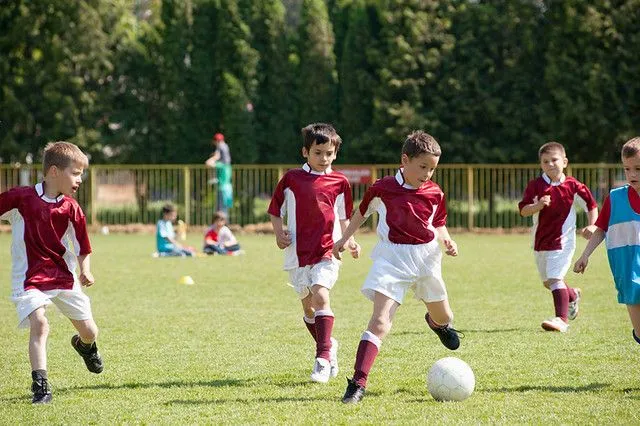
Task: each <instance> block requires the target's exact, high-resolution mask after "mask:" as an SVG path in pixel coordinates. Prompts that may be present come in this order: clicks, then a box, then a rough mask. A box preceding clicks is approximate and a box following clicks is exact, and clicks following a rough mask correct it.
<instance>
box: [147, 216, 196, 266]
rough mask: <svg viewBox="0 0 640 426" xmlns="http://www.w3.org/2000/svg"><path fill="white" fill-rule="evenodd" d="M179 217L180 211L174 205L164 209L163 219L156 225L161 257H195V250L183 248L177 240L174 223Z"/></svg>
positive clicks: (157, 244) (157, 245)
mask: <svg viewBox="0 0 640 426" xmlns="http://www.w3.org/2000/svg"><path fill="white" fill-rule="evenodd" d="M177 217H178V211H177V210H176V208H175V206H174V205H173V204H165V205H164V207H162V219H160V220H159V221H158V223H157V224H156V248H157V250H158V255H159V256H193V255H194V254H195V252H194V250H193V249H192V248H190V247H183V246H182V245H181V244H180V243H178V241H177V240H176V232H175V231H174V229H173V222H174V221H175V220H176V218H177Z"/></svg>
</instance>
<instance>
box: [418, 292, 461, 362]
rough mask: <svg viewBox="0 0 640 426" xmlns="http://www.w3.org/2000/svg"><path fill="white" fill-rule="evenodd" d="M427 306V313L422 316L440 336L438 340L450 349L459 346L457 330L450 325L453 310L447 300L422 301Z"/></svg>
mask: <svg viewBox="0 0 640 426" xmlns="http://www.w3.org/2000/svg"><path fill="white" fill-rule="evenodd" d="M423 302H424V304H425V305H426V307H427V313H426V314H425V316H424V319H425V321H426V322H427V325H428V326H429V328H430V329H431V330H433V332H434V333H436V334H437V335H438V337H439V338H440V342H442V344H443V345H444V346H445V347H446V348H448V349H451V350H456V349H458V348H459V347H460V338H459V337H458V332H457V331H456V330H454V329H453V328H452V327H451V321H453V312H451V307H450V306H449V300H448V299H444V300H439V301H437V302H427V301H424V300H423Z"/></svg>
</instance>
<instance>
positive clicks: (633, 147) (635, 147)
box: [622, 136, 640, 158]
mask: <svg viewBox="0 0 640 426" xmlns="http://www.w3.org/2000/svg"><path fill="white" fill-rule="evenodd" d="M638 152H640V136H636V137H635V138H631V139H629V140H628V141H627V142H625V144H624V145H622V158H629V157H633V156H634V155H636V154H637V153H638Z"/></svg>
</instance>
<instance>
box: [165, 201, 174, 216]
mask: <svg viewBox="0 0 640 426" xmlns="http://www.w3.org/2000/svg"><path fill="white" fill-rule="evenodd" d="M175 211H176V206H174V205H173V204H171V203H167V204H165V205H164V206H162V214H163V215H165V214H169V213H173V212H175Z"/></svg>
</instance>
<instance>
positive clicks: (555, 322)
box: [542, 278, 569, 333]
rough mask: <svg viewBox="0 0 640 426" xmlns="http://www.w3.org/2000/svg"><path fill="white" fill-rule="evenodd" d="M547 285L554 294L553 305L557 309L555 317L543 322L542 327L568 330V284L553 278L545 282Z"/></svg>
mask: <svg viewBox="0 0 640 426" xmlns="http://www.w3.org/2000/svg"><path fill="white" fill-rule="evenodd" d="M544 285H545V287H547V288H548V289H549V290H551V295H552V296H553V306H554V309H555V314H556V316H555V318H552V319H550V320H546V321H543V322H542V328H544V329H545V330H547V331H559V332H562V333H564V332H566V331H567V329H568V327H569V325H568V324H567V321H568V319H569V292H568V291H567V286H566V284H565V283H564V282H563V281H562V280H561V279H558V278H551V279H549V280H546V281H545V282H544Z"/></svg>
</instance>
